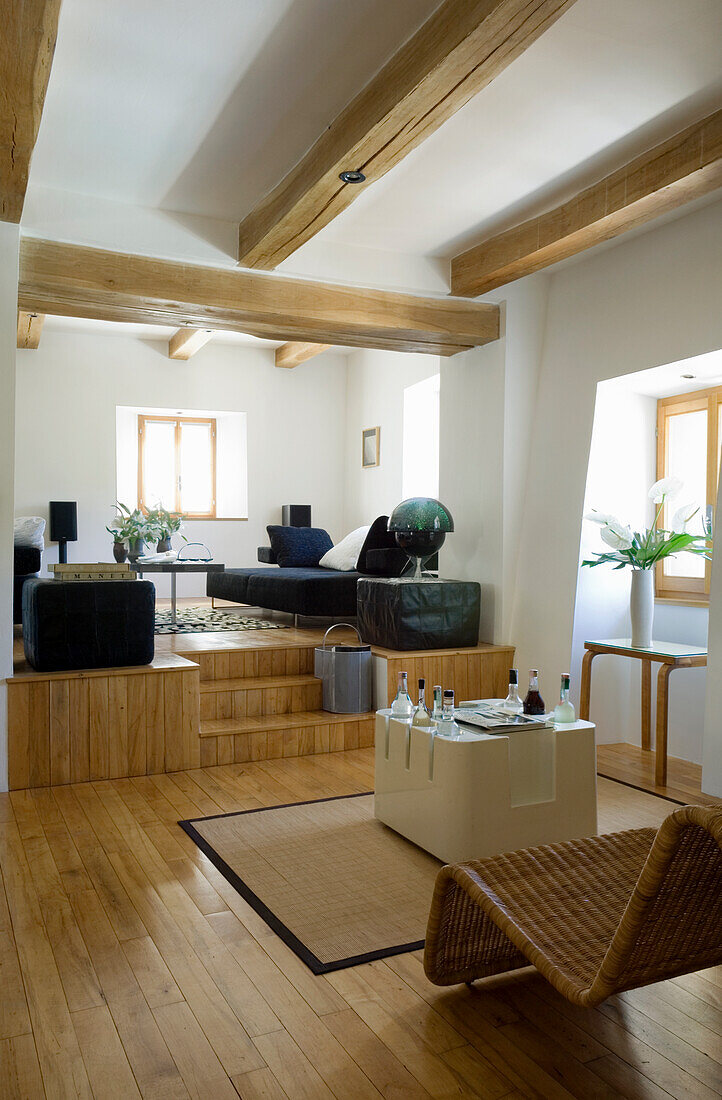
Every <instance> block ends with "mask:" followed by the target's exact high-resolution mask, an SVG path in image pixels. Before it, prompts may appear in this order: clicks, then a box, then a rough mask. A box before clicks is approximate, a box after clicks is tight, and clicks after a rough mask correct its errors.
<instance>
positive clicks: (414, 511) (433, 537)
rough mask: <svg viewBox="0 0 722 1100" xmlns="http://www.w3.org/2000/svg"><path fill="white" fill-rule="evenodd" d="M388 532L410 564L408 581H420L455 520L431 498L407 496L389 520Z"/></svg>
mask: <svg viewBox="0 0 722 1100" xmlns="http://www.w3.org/2000/svg"><path fill="white" fill-rule="evenodd" d="M388 529H389V531H391V532H393V534H394V536H395V538H396V543H397V545H398V546H400V547H401V549H402V550H404V551H405V552H406V553H407V554H408V556H409V560H410V561H411V562H412V563H413V566H414V568H413V573H411V574H410V575H409V576H410V579H411V580H422V579H423V577H424V575H425V574H424V572H423V567H424V563H425V562H426V561H428V559H429V558H431V557H433V555H434V554H435V553H436V552H437V551H438V550H440V549H441V547H442V546H443V545H444V542H445V540H446V536H447V534H448V533H449V532H450V531H453V530H454V520H453V518H452V515H451V512H450V511H449V509H448V508H447V507H446V506H445V505H444V504H442V503H441V501H440V500H435V499H434V498H433V497H409V499H408V500H402V501H401V504H397V505H396V507H395V508H394V510H393V512H392V513H391V515H390V517H389V523H388Z"/></svg>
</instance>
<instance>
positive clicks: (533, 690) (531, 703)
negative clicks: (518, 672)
mask: <svg viewBox="0 0 722 1100" xmlns="http://www.w3.org/2000/svg"><path fill="white" fill-rule="evenodd" d="M524 713H525V714H534V715H537V714H546V709H545V707H544V700H543V699H542V697H541V695H540V694H539V670H538V669H536V668H530V669H529V690H528V691H527V693H526V698H525V699H524Z"/></svg>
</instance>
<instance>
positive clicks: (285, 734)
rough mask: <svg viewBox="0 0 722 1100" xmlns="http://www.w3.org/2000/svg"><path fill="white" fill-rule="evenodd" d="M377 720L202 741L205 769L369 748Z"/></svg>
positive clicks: (207, 738) (203, 739) (236, 735)
mask: <svg viewBox="0 0 722 1100" xmlns="http://www.w3.org/2000/svg"><path fill="white" fill-rule="evenodd" d="M374 727H375V720H374V719H373V718H365V719H362V720H361V721H359V722H344V723H338V724H336V725H318V726H305V727H303V728H302V729H296V730H268V731H267V732H265V731H261V732H260V733H237V734H233V735H227V736H223V737H203V738H201V767H203V768H209V767H213V766H215V765H216V764H245V763H248V762H249V761H252V760H277V759H279V758H280V757H284V756H311V755H313V754H314V753H322V752H343V751H344V750H345V749H363V748H368V747H369V746H371V745H373V743H374Z"/></svg>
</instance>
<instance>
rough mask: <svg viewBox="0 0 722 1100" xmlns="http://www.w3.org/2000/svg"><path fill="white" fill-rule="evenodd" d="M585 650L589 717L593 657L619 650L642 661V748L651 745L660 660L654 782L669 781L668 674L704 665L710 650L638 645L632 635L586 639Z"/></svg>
mask: <svg viewBox="0 0 722 1100" xmlns="http://www.w3.org/2000/svg"><path fill="white" fill-rule="evenodd" d="M584 648H585V650H586V653H585V654H584V659H583V660H582V688H581V697H580V700H579V716H580V718H583V719H585V720H586V719H588V718H589V704H590V699H591V693H592V661H593V660H594V658H595V657H596V656H598V654H600V653H617V654H619V655H620V656H622V657H634V658H636V660H638V661H641V662H642V748H643V749H647V750H649V749H651V747H652V662H653V661H656V662H657V663H658V664H659V666H660V667H659V672H658V673H657V728H656V737H655V742H654V750H655V762H654V763H655V782H656V784H657V786H658V787H664V786H666V784H667V726H668V722H669V686H668V684H669V677H670V675H671V674H672V672H673V671H674V669H675V668H703V667H704V666H705V665H706V664H707V650H706V649H702V648H700V647H698V646H689V645H680V644H679V643H678V642H652V644H651V646H650V647H649V649H635V648H634V647H633V646H632V642H631V640H630V639H629V638H609V639H606V640H602V641H587V642H585V643H584Z"/></svg>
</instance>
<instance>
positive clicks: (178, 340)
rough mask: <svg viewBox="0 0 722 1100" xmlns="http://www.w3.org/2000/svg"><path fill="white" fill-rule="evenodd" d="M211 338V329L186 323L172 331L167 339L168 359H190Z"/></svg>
mask: <svg viewBox="0 0 722 1100" xmlns="http://www.w3.org/2000/svg"><path fill="white" fill-rule="evenodd" d="M212 339H213V329H211V328H193V326H192V325H188V326H186V327H184V328H179V329H178V331H177V332H174V333H173V335H172V336H171V338H170V340H169V341H168V358H169V359H190V358H191V356H193V355H195V353H196V352H197V351H200V350H201V348H204V347H205V346H206V344H207V343H208V341H209V340H212Z"/></svg>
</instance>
